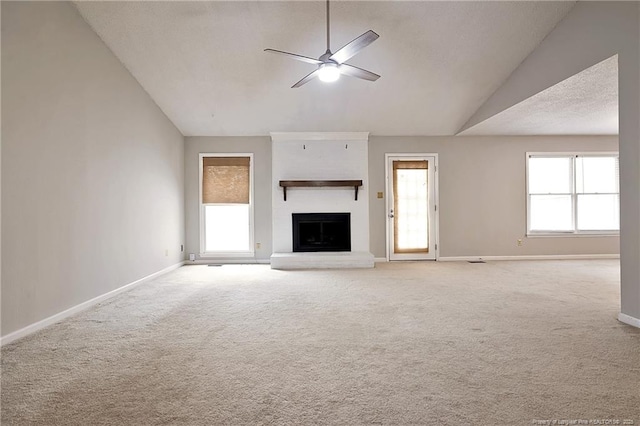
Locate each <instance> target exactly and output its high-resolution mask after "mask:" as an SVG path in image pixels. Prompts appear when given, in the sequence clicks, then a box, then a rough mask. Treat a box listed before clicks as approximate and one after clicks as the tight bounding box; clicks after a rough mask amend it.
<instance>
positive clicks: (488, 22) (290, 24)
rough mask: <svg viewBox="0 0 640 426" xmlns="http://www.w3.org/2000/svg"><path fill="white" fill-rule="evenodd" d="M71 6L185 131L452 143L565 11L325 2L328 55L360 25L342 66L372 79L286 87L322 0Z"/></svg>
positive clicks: (298, 74) (298, 71) (507, 5)
mask: <svg viewBox="0 0 640 426" xmlns="http://www.w3.org/2000/svg"><path fill="white" fill-rule="evenodd" d="M75 4H76V7H77V9H78V10H79V12H80V13H81V15H82V16H83V17H84V19H85V20H86V21H87V22H88V23H89V25H91V27H92V28H93V29H94V30H95V31H96V33H97V34H98V35H99V36H100V37H101V38H102V40H104V42H105V43H106V44H107V45H108V46H109V48H110V49H111V50H112V51H113V52H114V53H115V55H116V56H117V57H118V58H119V59H120V60H121V61H122V63H123V64H124V65H125V66H126V67H127V68H128V69H129V71H130V72H131V73H132V74H133V76H134V77H135V78H136V79H137V80H138V81H139V82H140V84H141V85H142V86H143V87H144V88H145V90H146V91H147V92H148V93H149V94H150V95H151V97H152V98H153V99H154V100H155V102H156V103H157V104H158V105H159V107H160V108H161V109H162V110H163V111H164V112H165V114H166V115H167V116H168V117H169V119H171V120H172V121H173V123H174V124H175V125H176V126H177V127H178V129H179V130H180V131H181V132H182V133H183V134H184V135H186V136H192V135H197V136H226V135H237V136H244V135H267V134H269V132H276V131H368V132H371V133H372V134H378V135H453V134H455V133H456V132H457V131H459V129H460V128H461V126H462V125H463V124H464V123H465V122H466V121H467V120H468V119H469V117H470V116H471V115H472V114H473V113H474V112H475V111H476V110H477V109H478V108H479V107H480V106H481V105H482V104H483V102H484V101H485V100H486V99H487V98H488V97H489V96H490V95H491V94H492V93H493V92H494V91H495V90H496V89H497V88H498V87H500V86H501V84H502V83H503V82H504V81H505V80H506V79H507V78H508V76H509V75H510V74H511V73H512V72H513V70H514V69H515V68H516V67H517V66H518V65H519V64H520V63H521V62H522V61H523V60H524V59H525V58H526V57H527V56H528V55H529V54H530V53H531V52H532V51H533V50H534V49H535V48H536V46H537V45H538V44H539V43H540V42H541V40H542V39H543V38H544V37H545V36H546V35H547V34H548V33H549V32H550V31H551V30H552V29H553V28H554V27H555V26H556V25H557V23H558V22H559V21H560V20H561V19H562V18H563V17H564V16H565V15H566V14H567V13H568V12H569V10H570V9H571V8H572V7H573V5H574V2H564V1H560V2H391V1H389V2H360V1H355V2H352V1H338V2H332V4H331V6H332V7H331V38H332V40H331V41H332V43H331V44H332V46H331V47H332V50H333V51H336V50H337V49H338V48H340V47H341V46H343V45H344V44H346V43H348V42H349V41H351V40H352V39H353V38H355V37H357V36H358V35H360V34H362V33H364V32H365V31H367V30H369V29H372V30H374V31H375V32H377V33H378V34H380V38H379V39H378V40H377V41H375V43H373V44H371V45H370V46H369V47H367V48H366V49H365V50H363V51H362V52H360V53H359V54H358V55H357V56H355V57H353V58H352V59H351V60H349V61H348V63H350V64H351V65H354V66H357V67H361V68H365V69H367V70H370V71H372V72H375V73H376V74H380V75H381V76H382V77H381V78H380V79H379V80H378V81H376V82H368V81H363V80H359V79H355V78H349V77H347V76H343V77H342V78H341V79H340V80H338V81H337V82H335V83H332V84H324V83H322V82H320V81H312V82H310V83H308V84H306V85H305V86H303V87H301V88H299V89H291V88H290V87H291V85H292V84H293V83H295V82H296V81H298V80H299V79H301V78H302V77H303V76H305V75H306V74H308V73H309V72H311V71H313V69H314V68H313V67H314V65H311V64H306V63H302V62H297V61H291V60H289V59H287V58H284V57H280V56H279V55H270V54H268V53H265V52H264V51H263V50H264V49H265V48H274V49H278V50H284V51H288V52H295V53H298V54H301V55H305V56H311V57H319V56H320V55H321V54H322V53H324V50H325V48H326V46H325V43H326V34H325V3H324V2H316V1H309V2H265V1H254V2H244V1H234V2H92V1H87V2H77V3H75Z"/></svg>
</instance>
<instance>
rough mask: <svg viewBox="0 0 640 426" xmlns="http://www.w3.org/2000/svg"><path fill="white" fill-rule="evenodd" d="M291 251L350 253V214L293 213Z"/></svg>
mask: <svg viewBox="0 0 640 426" xmlns="http://www.w3.org/2000/svg"><path fill="white" fill-rule="evenodd" d="M292 218H293V251H294V252H314V251H351V213H293V214H292Z"/></svg>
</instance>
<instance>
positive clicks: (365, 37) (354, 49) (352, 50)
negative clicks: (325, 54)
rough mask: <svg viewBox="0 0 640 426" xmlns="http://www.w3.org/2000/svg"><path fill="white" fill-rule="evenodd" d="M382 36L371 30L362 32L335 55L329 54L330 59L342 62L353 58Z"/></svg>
mask: <svg viewBox="0 0 640 426" xmlns="http://www.w3.org/2000/svg"><path fill="white" fill-rule="evenodd" d="M378 37H380V36H379V35H378V34H376V33H374V32H373V31H371V30H369V31H367V32H366V33H364V34H362V35H361V36H360V37H358V38H356V39H355V40H353V41H351V42H349V43H347V44H346V45H345V46H344V47H342V48H341V49H340V50H338V51H337V52H336V53H334V54H333V55H331V56H329V59H330V60H332V61H336V62H337V63H339V64H341V63H343V62H346V61H347V60H349V58H352V57H353V56H354V55H355V54H356V53H358V52H359V51H361V50H362V49H364V48H365V47H367V46H368V45H370V44H371V43H373V42H374V41H376V40H377V39H378Z"/></svg>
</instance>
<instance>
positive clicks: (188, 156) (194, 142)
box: [184, 136, 271, 262]
mask: <svg viewBox="0 0 640 426" xmlns="http://www.w3.org/2000/svg"><path fill="white" fill-rule="evenodd" d="M200 153H253V161H254V169H253V173H254V197H255V201H254V219H255V221H254V240H255V242H256V244H257V243H260V245H261V247H260V248H259V249H258V248H256V250H255V260H258V261H268V260H269V257H270V256H271V138H270V137H269V136H258V137H250V136H247V137H204V136H203V137H186V138H185V154H184V161H185V179H186V183H185V212H186V229H187V246H186V247H187V253H195V255H196V258H197V259H198V260H199V259H200V256H199V253H200V242H199V241H200V229H199V213H198V203H199V197H198V190H199V182H198V170H199V167H198V157H199V156H198V154H200ZM209 260H210V259H209ZM226 260H229V259H226ZM239 260H241V261H243V262H251V261H252V260H251V259H247V258H241V259H239Z"/></svg>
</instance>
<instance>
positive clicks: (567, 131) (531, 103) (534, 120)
mask: <svg viewBox="0 0 640 426" xmlns="http://www.w3.org/2000/svg"><path fill="white" fill-rule="evenodd" d="M617 134H618V55H615V56H612V57H611V58H609V59H606V60H604V61H602V62H600V63H598V64H596V65H594V66H592V67H589V68H587V69H586V70H584V71H582V72H580V73H578V74H576V75H574V76H572V77H570V78H568V79H566V80H564V81H561V82H560V83H558V84H556V85H554V86H552V87H550V88H548V89H547V90H544V91H542V92H540V93H538V94H536V95H534V96H532V97H530V98H528V99H526V100H524V101H522V102H520V103H518V104H516V105H514V106H512V107H511V108H508V109H506V110H504V111H503V112H501V113H499V114H496V115H494V116H493V117H490V118H489V119H487V120H485V121H483V122H481V123H478V124H477V125H475V126H473V127H470V128H469V129H467V130H465V131H463V132H460V135H465V136H466V135H469V136H471V135H617Z"/></svg>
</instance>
